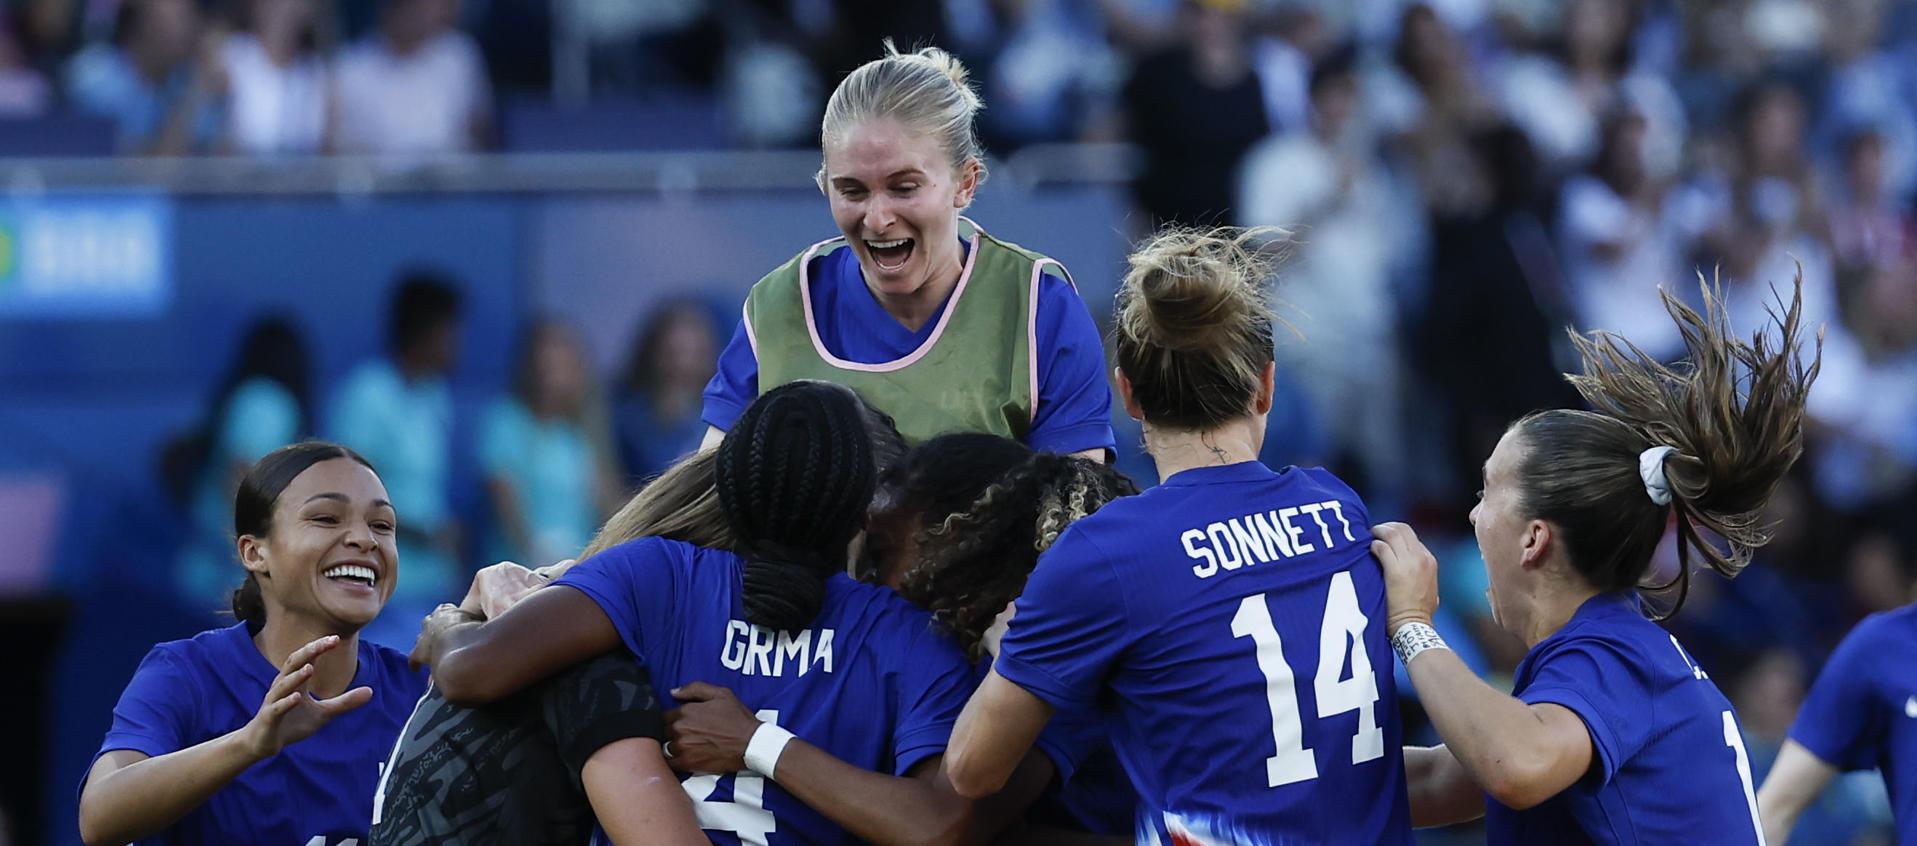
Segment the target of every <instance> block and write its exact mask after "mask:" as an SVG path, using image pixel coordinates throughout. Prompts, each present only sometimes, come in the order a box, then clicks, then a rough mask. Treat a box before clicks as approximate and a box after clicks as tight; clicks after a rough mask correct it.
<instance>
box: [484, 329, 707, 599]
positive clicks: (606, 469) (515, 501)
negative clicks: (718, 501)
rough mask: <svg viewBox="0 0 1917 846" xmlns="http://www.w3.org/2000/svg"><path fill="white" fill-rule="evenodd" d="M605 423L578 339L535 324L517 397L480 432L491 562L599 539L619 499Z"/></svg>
mask: <svg viewBox="0 0 1917 846" xmlns="http://www.w3.org/2000/svg"><path fill="white" fill-rule="evenodd" d="M695 390H697V388H696V387H695ZM604 417H605V404H604V403H603V402H602V401H601V399H600V397H598V396H596V392H595V390H594V380H593V378H592V375H591V372H590V370H589V368H588V366H587V364H586V354H585V351H584V350H582V349H581V348H580V344H579V337H578V335H576V334H575V333H574V332H573V330H572V328H571V327H569V326H567V325H565V324H563V323H560V322H558V321H555V320H540V321H536V322H534V323H533V324H532V325H531V326H530V327H528V328H527V329H526V330H525V332H524V334H522V335H521V337H520V341H519V354H518V356H517V361H515V363H514V365H513V385H512V392H511V393H510V394H509V395H507V396H505V397H502V398H500V399H499V400H498V401H496V402H495V403H494V404H493V406H492V407H491V408H490V409H488V410H487V412H486V416H485V418H484V419H483V420H482V422H481V423H480V434H479V464H480V469H481V471H482V472H484V473H485V475H486V491H487V493H488V494H489V495H490V498H491V501H492V506H493V517H494V521H495V522H494V525H493V534H494V535H495V537H494V538H493V539H492V540H493V547H494V548H493V552H492V554H490V555H488V556H487V557H488V558H489V559H491V560H502V561H527V562H549V561H558V560H560V559H564V558H571V557H573V556H575V555H577V554H578V553H579V550H581V549H583V548H585V546H586V542H587V541H590V540H592V533H593V530H594V529H595V528H597V527H598V525H599V520H600V518H601V517H603V516H604V515H606V514H608V513H610V512H611V510H612V509H611V508H610V506H611V505H612V504H613V499H614V497H615V496H616V495H617V492H618V488H617V484H616V482H615V481H614V480H615V478H616V474H617V471H616V470H615V465H614V462H613V460H612V455H611V450H610V449H609V443H608V440H609V439H608V438H606V437H605V436H606V434H607V429H608V428H609V427H608V426H607V425H606V421H605V419H604ZM698 437H699V435H698V434H697V433H695V434H694V435H693V438H694V439H695V441H696V439H697V438H698ZM694 446H697V444H696V443H695V444H694Z"/></svg>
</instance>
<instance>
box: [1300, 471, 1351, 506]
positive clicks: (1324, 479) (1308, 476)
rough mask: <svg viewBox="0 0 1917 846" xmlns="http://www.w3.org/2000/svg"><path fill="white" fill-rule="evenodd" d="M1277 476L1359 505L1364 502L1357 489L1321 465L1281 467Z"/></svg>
mask: <svg viewBox="0 0 1917 846" xmlns="http://www.w3.org/2000/svg"><path fill="white" fill-rule="evenodd" d="M1286 470H1289V471H1291V472H1289V473H1287V472H1285V471H1286ZM1279 476H1280V477H1281V478H1289V479H1291V480H1293V481H1295V482H1296V483H1297V484H1301V485H1305V486H1308V487H1310V488H1312V489H1314V490H1320V491H1323V492H1325V493H1327V494H1330V495H1331V496H1333V497H1334V498H1336V499H1342V500H1346V501H1349V502H1355V503H1358V504H1359V505H1363V504H1364V498H1363V497H1361V496H1359V495H1358V491H1357V489H1355V488H1353V487H1352V486H1351V485H1350V484H1349V483H1347V482H1346V481H1345V480H1344V479H1341V478H1339V477H1338V474H1336V473H1333V472H1331V471H1330V470H1327V469H1325V468H1323V467H1308V466H1297V465H1294V466H1291V467H1287V468H1283V469H1281V470H1280V471H1279Z"/></svg>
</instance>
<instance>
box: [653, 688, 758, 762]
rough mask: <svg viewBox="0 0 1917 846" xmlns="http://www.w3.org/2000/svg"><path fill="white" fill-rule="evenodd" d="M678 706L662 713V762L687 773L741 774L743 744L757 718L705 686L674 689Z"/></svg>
mask: <svg viewBox="0 0 1917 846" xmlns="http://www.w3.org/2000/svg"><path fill="white" fill-rule="evenodd" d="M672 698H674V699H677V700H679V702H680V703H681V704H680V706H679V707H678V708H674V709H673V710H671V711H667V712H666V746H665V749H666V762H667V763H669V764H671V765H672V768H673V769H675V770H678V771H680V772H687V773H736V772H740V771H742V770H744V769H745V768H746V765H745V753H746V744H748V743H750V742H751V741H752V733H753V732H755V731H758V730H759V718H758V717H755V716H753V714H752V712H751V711H748V710H746V706H745V703H743V702H740V701H739V697H737V696H734V695H732V691H730V690H727V689H725V688H723V687H719V686H718V685H713V684H706V683H705V682H693V683H691V684H688V685H685V686H683V687H677V688H674V689H673V691H672Z"/></svg>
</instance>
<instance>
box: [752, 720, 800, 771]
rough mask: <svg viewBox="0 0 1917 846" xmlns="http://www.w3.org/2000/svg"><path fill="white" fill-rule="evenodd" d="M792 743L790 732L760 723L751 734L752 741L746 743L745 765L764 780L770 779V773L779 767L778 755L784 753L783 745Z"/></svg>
mask: <svg viewBox="0 0 1917 846" xmlns="http://www.w3.org/2000/svg"><path fill="white" fill-rule="evenodd" d="M791 742H792V732H789V731H786V730H785V729H782V728H779V727H778V726H775V725H773V724H771V723H760V724H759V728H758V729H757V730H755V731H753V732H752V739H751V740H748V741H746V753H745V765H746V769H748V770H751V771H753V772H755V773H758V774H759V775H762V776H765V777H766V778H772V777H773V776H772V771H773V770H775V769H777V768H778V766H779V755H781V754H783V753H784V752H785V745H786V744H788V743H791Z"/></svg>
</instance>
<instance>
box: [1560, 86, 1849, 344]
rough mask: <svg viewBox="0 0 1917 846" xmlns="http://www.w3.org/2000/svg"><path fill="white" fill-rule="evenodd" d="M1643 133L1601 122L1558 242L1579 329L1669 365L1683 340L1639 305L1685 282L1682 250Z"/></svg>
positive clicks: (1617, 122) (1637, 120)
mask: <svg viewBox="0 0 1917 846" xmlns="http://www.w3.org/2000/svg"><path fill="white" fill-rule="evenodd" d="M1648 130H1649V127H1648V124H1647V123H1646V121H1645V120H1644V118H1643V117H1642V116H1640V115H1638V114H1635V113H1632V112H1624V113H1621V114H1618V115H1615V116H1613V117H1612V118H1611V119H1610V121H1608V122H1607V124H1606V125H1605V128H1604V132H1603V141H1602V142H1601V143H1600V144H1599V147H1598V154H1597V159H1596V161H1594V162H1593V163H1592V166H1591V171H1590V173H1588V174H1584V175H1580V176H1577V177H1573V178H1572V179H1570V180H1568V181H1567V182H1566V183H1565V186H1564V193H1563V195H1562V199H1561V202H1562V208H1561V210H1560V214H1561V215H1562V222H1561V224H1560V225H1561V227H1562V232H1561V238H1562V245H1563V250H1564V266H1565V277H1566V279H1565V281H1566V282H1567V287H1568V289H1569V302H1570V304H1571V312H1572V316H1573V318H1574V319H1575V321H1576V323H1577V325H1578V326H1579V327H1580V328H1586V329H1596V328H1602V329H1606V330H1609V331H1612V332H1617V333H1619V334H1621V335H1624V336H1625V337H1628V338H1630V339H1631V340H1632V341H1633V342H1634V343H1636V344H1637V345H1638V346H1639V347H1641V348H1643V350H1644V351H1645V352H1647V353H1650V354H1651V355H1653V356H1655V357H1657V358H1660V359H1668V358H1670V357H1672V356H1675V355H1676V354H1677V353H1678V352H1679V351H1681V350H1682V349H1683V339H1682V338H1681V337H1679V335H1678V330H1677V326H1676V324H1674V323H1672V322H1671V321H1670V319H1669V318H1668V317H1667V316H1665V315H1663V314H1661V313H1659V312H1658V310H1656V309H1651V308H1646V307H1645V304H1646V303H1653V302H1656V292H1657V289H1658V286H1660V285H1665V284H1669V283H1670V282H1671V280H1674V279H1683V278H1684V277H1685V276H1686V275H1687V274H1685V273H1683V272H1682V270H1681V268H1682V267H1683V265H1682V263H1681V262H1682V257H1683V256H1684V254H1685V253H1684V245H1683V244H1682V243H1679V242H1678V240H1677V239H1678V237H1679V232H1678V230H1677V228H1676V227H1675V226H1673V225H1672V224H1671V221H1670V220H1669V219H1668V216H1667V215H1666V214H1665V205H1664V199H1665V186H1663V185H1661V184H1659V183H1658V182H1657V181H1656V180H1655V178H1654V177H1653V175H1652V174H1651V172H1650V170H1649V168H1648V167H1647V162H1646V160H1645V151H1644V142H1645V136H1646V133H1647V132H1648ZM1789 278H1790V277H1789V276H1786V277H1785V279H1789ZM1805 287H1806V289H1807V290H1806V293H1805V299H1806V300H1809V298H1810V296H1811V295H1810V293H1809V291H1808V289H1809V287H1810V286H1809V285H1808V284H1807V285H1806V286H1805ZM1680 290H1681V289H1680ZM1753 325H1758V324H1753Z"/></svg>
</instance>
